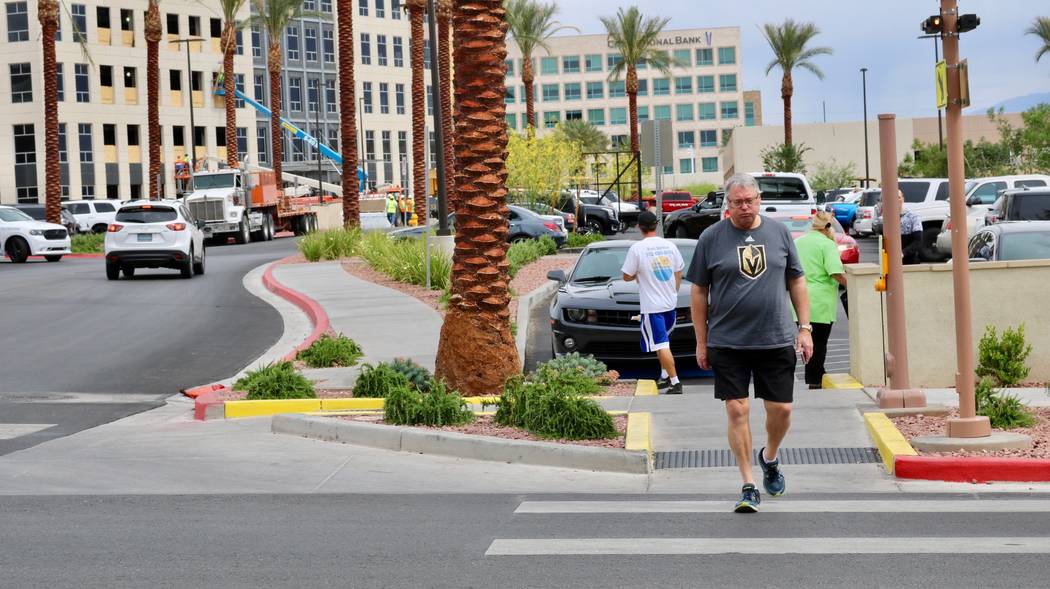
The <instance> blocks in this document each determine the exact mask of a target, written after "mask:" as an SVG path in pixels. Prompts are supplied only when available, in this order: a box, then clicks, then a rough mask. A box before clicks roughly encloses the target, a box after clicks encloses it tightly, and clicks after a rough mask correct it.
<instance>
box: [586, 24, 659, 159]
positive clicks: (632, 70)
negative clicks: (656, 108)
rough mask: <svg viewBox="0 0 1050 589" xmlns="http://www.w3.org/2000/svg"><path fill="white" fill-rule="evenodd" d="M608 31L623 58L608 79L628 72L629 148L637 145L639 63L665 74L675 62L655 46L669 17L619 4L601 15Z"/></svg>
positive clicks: (617, 77)
mask: <svg viewBox="0 0 1050 589" xmlns="http://www.w3.org/2000/svg"><path fill="white" fill-rule="evenodd" d="M601 21H602V24H603V25H605V30H606V32H607V33H608V34H609V45H610V46H611V47H614V48H615V49H616V50H618V51H619V52H620V57H621V58H622V59H621V60H620V61H619V62H618V63H617V64H616V66H615V67H613V69H612V71H610V72H609V79H610V80H619V79H620V78H621V77H623V74H624V72H625V71H626V73H627V83H626V86H627V88H626V89H627V107H628V111H629V116H630V124H631V152H632V153H637V152H638V151H639V147H638V66H639V65H642V64H645V65H647V66H648V67H650V68H652V69H655V70H657V71H659V72H660V73H662V74H663V75H665V76H670V75H671V66H672V65H678V64H677V62H675V61H674V60H673V59H671V57H670V56H669V55H668V54H667V52H666V51H662V50H660V49H657V47H658V46H657V44H656V43H657V41H658V39H659V37H660V33H662V32H663V30H664V28H665V27H666V26H667V23H669V22H671V19H670V18H657V17H645V16H642V13H641V12H639V11H638V7H637V6H632V7H630V8H628V9H627V10H626V11H625V10H624V9H623V8H621V9H620V10H619V11H617V13H616V16H615V17H609V16H603V17H601Z"/></svg>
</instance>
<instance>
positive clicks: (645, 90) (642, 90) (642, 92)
mask: <svg viewBox="0 0 1050 589" xmlns="http://www.w3.org/2000/svg"><path fill="white" fill-rule="evenodd" d="M638 96H649V80H638Z"/></svg>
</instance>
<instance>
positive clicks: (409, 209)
mask: <svg viewBox="0 0 1050 589" xmlns="http://www.w3.org/2000/svg"><path fill="white" fill-rule="evenodd" d="M415 212H416V203H415V201H414V200H412V199H411V198H408V197H407V196H406V197H405V225H411V226H415V225H416V219H415Z"/></svg>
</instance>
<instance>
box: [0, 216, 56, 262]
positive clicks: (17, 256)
mask: <svg viewBox="0 0 1050 589" xmlns="http://www.w3.org/2000/svg"><path fill="white" fill-rule="evenodd" d="M0 246H2V250H0V251H3V253H4V254H7V257H8V258H11V261H12V262H14V263H16V264H21V263H23V262H25V261H26V260H27V259H28V258H29V256H44V259H45V260H47V261H48V262H57V261H59V260H61V259H62V256H64V255H67V254H69V253H71V252H70V250H69V247H70V240H69V232H68V231H66V228H65V227H63V226H61V225H56V224H54V223H45V222H44V221H37V220H34V219H33V218H32V217H30V216H29V215H27V214H25V213H23V212H22V211H20V210H18V209H16V208H14V207H6V206H0Z"/></svg>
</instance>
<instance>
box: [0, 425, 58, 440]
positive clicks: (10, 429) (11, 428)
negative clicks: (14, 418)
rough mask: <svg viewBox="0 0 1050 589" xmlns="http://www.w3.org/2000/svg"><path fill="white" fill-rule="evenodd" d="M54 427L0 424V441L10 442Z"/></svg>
mask: <svg viewBox="0 0 1050 589" xmlns="http://www.w3.org/2000/svg"><path fill="white" fill-rule="evenodd" d="M54 426H55V424H54V423H0V440H11V439H14V438H17V437H19V436H26V435H29V434H34V433H36V432H38V431H41V430H45V429H47V428H49V427H54Z"/></svg>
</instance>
